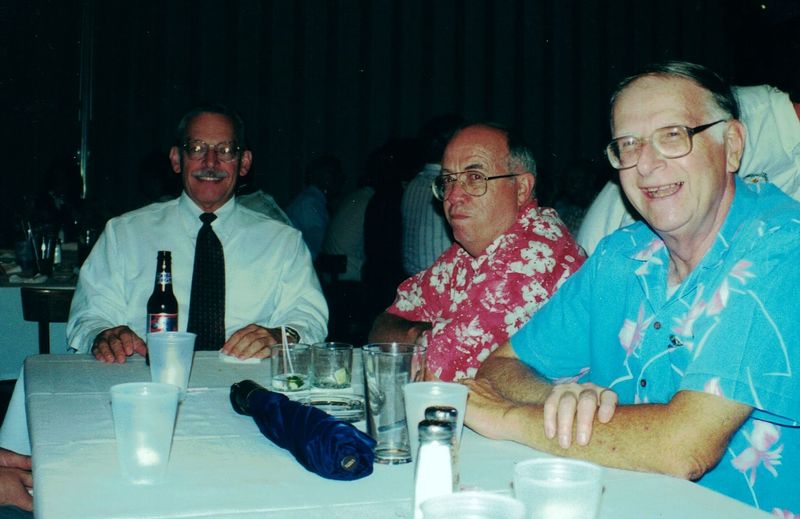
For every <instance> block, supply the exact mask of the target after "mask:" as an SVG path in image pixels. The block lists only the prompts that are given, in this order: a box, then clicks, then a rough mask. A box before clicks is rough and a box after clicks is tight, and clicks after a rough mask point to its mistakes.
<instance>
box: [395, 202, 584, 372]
mask: <svg viewBox="0 0 800 519" xmlns="http://www.w3.org/2000/svg"><path fill="white" fill-rule="evenodd" d="M584 260H585V256H584V254H583V251H582V250H581V249H580V248H579V247H578V245H577V244H576V243H575V240H574V239H573V238H572V236H571V235H570V234H569V231H568V230H567V228H566V226H565V225H564V224H563V223H562V222H561V219H560V218H559V217H558V214H557V213H556V212H555V210H553V209H549V208H539V206H538V204H537V203H536V202H532V203H531V204H530V205H528V206H526V207H525V208H523V210H522V211H520V215H519V217H518V218H517V221H516V223H514V225H512V226H511V227H510V228H509V229H508V231H506V232H505V233H504V234H502V235H500V236H498V237H497V239H496V240H494V242H492V243H491V245H489V246H488V247H487V248H486V251H484V253H483V254H482V255H480V256H479V257H477V258H473V257H472V256H470V255H469V253H467V251H465V250H464V249H463V248H461V246H460V245H458V244H457V243H454V244H453V245H452V246H451V247H450V248H449V249H447V250H446V251H444V252H443V253H442V255H441V256H439V258H438V259H437V260H436V262H435V263H434V264H433V265H431V266H430V267H429V268H428V269H427V270H423V271H422V272H420V273H418V274H416V275H414V276H412V277H410V278H408V279H407V280H405V281H404V282H403V283H402V284H401V285H400V286H399V287H398V289H397V297H396V298H395V301H394V303H393V304H392V306H390V307H389V309H388V310H387V312H388V313H390V314H393V315H397V316H399V317H402V318H404V319H408V320H410V321H424V322H430V323H432V325H433V327H432V329H431V330H428V331H426V332H425V333H424V334H423V335H422V337H421V341H420V344H425V345H427V346H428V351H427V363H428V373H429V374H432V375H434V376H436V377H437V378H439V379H441V380H445V381H452V380H458V379H461V378H465V377H473V376H475V373H476V372H477V370H478V366H480V363H481V362H483V360H484V359H485V358H486V357H487V356H489V353H491V352H492V351H494V350H495V349H497V347H498V346H499V345H501V344H503V343H504V342H506V341H507V340H508V338H509V336H510V335H512V334H513V333H514V332H516V331H517V330H518V329H519V328H520V327H521V326H522V325H523V324H525V322H527V321H528V319H529V318H530V316H531V315H532V314H533V313H534V312H535V311H536V310H537V309H538V308H539V307H540V306H542V304H544V303H545V302H546V301H547V300H548V299H549V298H550V296H551V295H552V294H553V292H555V290H556V289H557V288H558V287H559V286H560V285H561V283H563V282H564V281H565V280H566V279H567V278H568V277H569V276H570V275H571V274H573V273H574V272H575V271H577V270H578V268H579V267H580V266H581V265H582V264H583V262H584Z"/></svg>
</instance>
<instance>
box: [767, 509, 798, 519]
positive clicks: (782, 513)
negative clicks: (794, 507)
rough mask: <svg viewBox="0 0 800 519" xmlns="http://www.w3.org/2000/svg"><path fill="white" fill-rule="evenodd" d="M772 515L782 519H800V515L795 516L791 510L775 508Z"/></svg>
mask: <svg viewBox="0 0 800 519" xmlns="http://www.w3.org/2000/svg"><path fill="white" fill-rule="evenodd" d="M772 515H774V516H776V517H781V518H782V519H800V514H797V515H795V514H793V513H792V512H791V511H789V510H781V509H779V508H773V509H772Z"/></svg>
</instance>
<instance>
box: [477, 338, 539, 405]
mask: <svg viewBox="0 0 800 519" xmlns="http://www.w3.org/2000/svg"><path fill="white" fill-rule="evenodd" d="M509 349H510V345H509V344H508V343H506V344H505V345H503V346H501V349H499V350H497V351H496V352H495V353H496V354H493V355H490V356H489V357H488V358H487V359H486V360H485V361H484V362H483V364H481V367H480V368H479V369H478V373H477V375H476V376H475V378H476V379H486V380H488V381H489V382H491V383H492V386H494V388H495V390H497V392H498V393H500V394H501V395H502V396H503V397H505V398H507V399H509V400H512V401H514V402H517V403H527V404H541V403H544V400H545V398H547V395H549V394H550V389H551V387H552V386H551V385H550V384H548V383H547V382H545V381H544V380H542V379H541V378H540V377H539V376H538V375H537V374H536V373H535V372H534V371H533V370H532V369H530V368H529V367H528V366H526V365H525V364H523V363H522V362H520V361H519V359H517V358H516V357H512V356H507V355H505V354H504V351H508V350H509Z"/></svg>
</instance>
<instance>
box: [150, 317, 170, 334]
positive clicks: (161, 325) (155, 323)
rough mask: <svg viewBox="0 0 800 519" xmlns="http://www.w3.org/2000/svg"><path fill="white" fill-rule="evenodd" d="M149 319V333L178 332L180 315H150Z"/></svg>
mask: <svg viewBox="0 0 800 519" xmlns="http://www.w3.org/2000/svg"><path fill="white" fill-rule="evenodd" d="M147 317H148V328H147V329H148V331H149V333H158V332H177V331H178V314H149V315H148V316H147Z"/></svg>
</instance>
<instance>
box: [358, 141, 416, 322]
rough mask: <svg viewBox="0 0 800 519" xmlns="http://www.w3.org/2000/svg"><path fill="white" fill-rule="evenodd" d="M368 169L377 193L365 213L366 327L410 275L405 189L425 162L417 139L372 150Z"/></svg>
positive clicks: (387, 143)
mask: <svg viewBox="0 0 800 519" xmlns="http://www.w3.org/2000/svg"><path fill="white" fill-rule="evenodd" d="M367 162H368V165H367V169H368V170H369V171H370V173H369V176H370V179H371V185H372V186H373V188H374V189H375V193H374V194H373V195H372V196H371V197H370V199H369V202H368V203H367V209H366V212H365V213H364V263H363V265H362V266H361V280H362V282H363V284H364V287H365V289H366V290H365V294H364V295H365V298H364V304H363V309H364V319H365V322H366V323H367V325H366V327H367V328H368V327H369V325H370V324H371V323H372V322H373V321H374V320H375V317H376V316H378V315H379V314H380V313H381V312H383V311H384V310H385V309H386V307H387V306H389V305H390V304H391V303H392V300H394V294H395V290H396V289H397V285H398V284H399V283H400V282H401V281H403V280H404V279H405V278H406V275H405V271H404V270H403V217H402V212H401V210H400V206H401V202H402V199H403V192H404V191H405V187H406V186H407V185H408V182H409V181H410V180H411V179H412V178H414V176H415V175H416V173H417V172H418V171H419V169H420V168H421V167H422V164H423V162H424V157H423V154H422V153H421V146H420V142H419V140H418V139H415V138H396V139H395V138H393V139H389V140H388V141H387V142H385V143H384V144H383V145H381V146H380V147H379V148H378V149H376V150H374V151H373V152H372V153H370V155H369V158H368V159H367Z"/></svg>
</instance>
